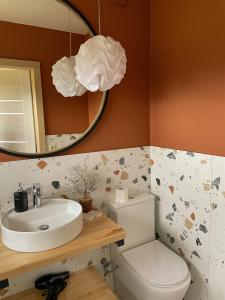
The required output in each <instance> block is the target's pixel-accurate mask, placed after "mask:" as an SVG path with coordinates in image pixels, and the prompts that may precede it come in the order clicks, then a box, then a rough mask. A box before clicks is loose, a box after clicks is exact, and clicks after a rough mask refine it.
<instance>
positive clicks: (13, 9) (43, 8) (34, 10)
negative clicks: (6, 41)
mask: <svg viewBox="0 0 225 300" xmlns="http://www.w3.org/2000/svg"><path fill="white" fill-rule="evenodd" d="M0 20H1V21H8V22H13V23H19V24H26V25H32V26H37V27H43V28H49V29H55V30H60V31H67V32H70V31H71V32H73V33H79V34H87V33H88V28H87V26H86V24H85V23H84V22H83V20H82V19H80V17H79V16H78V15H76V14H75V13H74V12H73V11H72V10H70V9H69V8H68V7H67V6H66V5H63V4H62V2H60V1H58V0H0Z"/></svg>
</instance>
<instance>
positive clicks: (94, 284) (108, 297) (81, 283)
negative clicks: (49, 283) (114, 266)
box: [6, 267, 118, 300]
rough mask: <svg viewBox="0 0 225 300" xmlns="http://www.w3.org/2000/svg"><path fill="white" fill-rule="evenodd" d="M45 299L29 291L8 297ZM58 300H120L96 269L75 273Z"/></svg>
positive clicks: (34, 291)
mask: <svg viewBox="0 0 225 300" xmlns="http://www.w3.org/2000/svg"><path fill="white" fill-rule="evenodd" d="M38 299H43V297H42V296H41V293H40V291H38V290H36V289H34V288H33V289H29V290H26V291H24V292H22V293H19V294H16V295H13V296H10V297H7V298H6V300H38ZM58 300H118V298H117V297H116V296H115V295H114V294H113V293H112V291H111V290H110V288H109V287H108V286H107V285H106V283H105V281H104V280H103V279H102V278H101V277H100V276H99V274H98V273H97V272H96V270H95V268H94V267H89V268H86V269H84V270H81V271H78V272H76V273H74V274H73V275H72V276H71V277H70V279H69V280H68V285H67V287H66V289H65V290H64V291H63V292H62V293H61V294H60V295H59V297H58Z"/></svg>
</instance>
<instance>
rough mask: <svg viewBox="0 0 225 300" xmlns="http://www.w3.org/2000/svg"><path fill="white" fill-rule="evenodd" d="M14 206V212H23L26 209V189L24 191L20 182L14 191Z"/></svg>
mask: <svg viewBox="0 0 225 300" xmlns="http://www.w3.org/2000/svg"><path fill="white" fill-rule="evenodd" d="M14 206H15V211H16V212H24V211H27V210H28V197H27V191H24V190H23V188H22V185H21V183H19V187H18V190H17V192H15V193H14Z"/></svg>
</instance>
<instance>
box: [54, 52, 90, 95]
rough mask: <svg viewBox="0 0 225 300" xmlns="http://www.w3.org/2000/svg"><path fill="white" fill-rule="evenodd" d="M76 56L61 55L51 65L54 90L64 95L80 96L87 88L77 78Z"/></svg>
mask: <svg viewBox="0 0 225 300" xmlns="http://www.w3.org/2000/svg"><path fill="white" fill-rule="evenodd" d="M75 65H76V56H71V57H69V58H68V57H63V58H61V59H60V60H58V61H57V62H56V63H55V64H54V65H53V66H52V79H53V84H54V86H55V88H56V90H57V91H58V92H59V93H60V94H62V95H63V96H64V97H73V96H82V95H83V94H84V93H85V92H86V91H87V90H86V88H85V87H84V86H83V85H82V84H81V83H80V81H78V80H77V75H76V71H75Z"/></svg>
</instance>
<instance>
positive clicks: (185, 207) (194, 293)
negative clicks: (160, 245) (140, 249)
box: [151, 147, 225, 300]
mask: <svg viewBox="0 0 225 300" xmlns="http://www.w3.org/2000/svg"><path fill="white" fill-rule="evenodd" d="M151 159H152V167H151V171H152V172H151V188H152V192H153V193H154V194H156V195H157V196H159V198H158V200H157V204H156V230H157V234H158V237H159V238H160V240H161V241H163V242H164V243H165V244H166V245H167V246H169V247H170V248H172V249H173V250H174V251H176V252H177V253H178V254H179V255H181V256H182V257H183V258H184V259H185V260H186V261H187V262H188V264H189V266H190V270H191V273H192V283H191V287H190V289H189V291H188V293H187V295H186V297H185V300H222V299H225V285H224V278H225V157H218V156H212V155H207V154H199V153H193V152H185V151H176V150H172V149H163V148H158V147H151Z"/></svg>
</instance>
